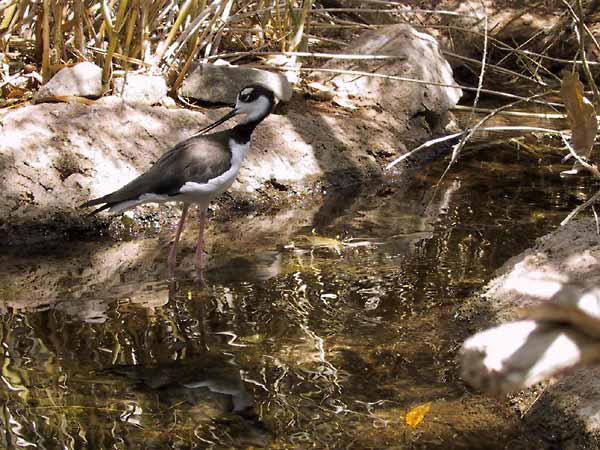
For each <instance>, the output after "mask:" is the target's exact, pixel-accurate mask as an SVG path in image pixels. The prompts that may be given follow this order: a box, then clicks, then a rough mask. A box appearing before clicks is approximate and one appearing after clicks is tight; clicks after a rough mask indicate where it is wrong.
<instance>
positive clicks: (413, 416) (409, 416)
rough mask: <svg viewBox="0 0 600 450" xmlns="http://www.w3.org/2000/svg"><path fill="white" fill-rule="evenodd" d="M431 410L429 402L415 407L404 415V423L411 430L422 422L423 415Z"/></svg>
mask: <svg viewBox="0 0 600 450" xmlns="http://www.w3.org/2000/svg"><path fill="white" fill-rule="evenodd" d="M430 409H431V402H427V403H423V404H422V405H418V406H415V407H414V408H413V409H411V410H410V411H408V412H407V413H406V416H404V421H405V422H406V424H407V425H408V426H409V427H411V428H417V427H418V426H419V424H420V423H421V422H423V420H425V415H426V414H427V413H428V412H429V410H430Z"/></svg>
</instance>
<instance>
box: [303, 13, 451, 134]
mask: <svg viewBox="0 0 600 450" xmlns="http://www.w3.org/2000/svg"><path fill="white" fill-rule="evenodd" d="M342 53H352V54H359V55H387V56H395V57H397V58H395V59H360V60H342V59H334V60H331V61H329V62H328V63H326V64H325V66H324V68H325V69H339V70H352V71H361V72H370V73H374V74H377V75H389V76H393V77H403V78H411V79H416V80H420V81H425V82H431V83H435V84H424V83H414V82H410V81H402V80H393V79H387V78H384V77H370V76H357V75H356V74H332V73H319V74H317V75H316V76H315V77H313V79H314V80H315V81H317V82H320V83H323V84H327V83H329V84H331V85H333V87H334V89H335V91H336V93H337V94H338V95H340V96H345V97H350V98H355V99H356V100H355V103H357V106H370V107H376V108H382V109H383V110H384V111H398V110H400V109H402V110H404V111H406V113H407V114H408V116H409V117H415V116H417V115H423V116H424V117H425V120H427V121H428V122H429V124H430V126H432V128H438V127H439V126H445V125H446V123H447V122H448V118H447V111H448V109H450V108H452V107H453V106H454V105H456V103H457V102H458V100H459V99H460V97H461V95H462V90H461V89H459V88H452V87H446V86H441V85H456V84H457V83H456V82H455V81H454V77H453V75H452V68H451V67H450V65H449V64H448V62H447V61H446V59H445V58H444V56H443V55H442V53H441V51H440V49H439V46H438V43H437V41H436V40H435V38H433V37H432V36H430V35H428V34H425V33H421V32H418V31H416V30H415V29H414V28H412V27H411V26H409V25H406V24H397V25H390V26H386V27H383V28H380V29H378V30H375V31H368V32H366V33H364V34H362V35H361V36H359V37H358V39H356V40H355V41H354V42H352V43H351V44H350V45H349V46H348V51H347V52H342ZM440 84H441V85H440Z"/></svg>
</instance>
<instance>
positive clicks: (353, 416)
mask: <svg viewBox="0 0 600 450" xmlns="http://www.w3.org/2000/svg"><path fill="white" fill-rule="evenodd" d="M552 161H553V162H554V164H550V163H548V162H547V161H545V162H544V165H540V164H539V163H538V156H537V155H532V154H529V153H527V152H524V151H518V150H515V148H501V147H498V148H493V149H491V150H488V151H485V152H482V153H476V154H474V155H472V156H471V157H470V158H468V159H466V160H464V161H461V162H460V163H459V164H458V165H456V166H455V167H454V168H453V169H452V170H451V171H450V173H449V175H448V176H447V177H446V179H445V180H444V181H443V182H442V183H441V184H440V185H439V187H438V189H437V192H436V193H435V195H433V189H432V186H433V185H434V184H435V183H436V182H437V181H438V179H439V176H440V174H441V172H442V171H443V169H444V168H445V165H444V164H445V163H444V162H439V163H435V164H432V165H431V166H429V167H428V168H427V169H424V170H422V171H415V172H414V173H412V174H411V175H410V176H411V177H412V179H413V181H412V182H411V184H410V186H409V188H408V189H406V188H405V185H404V184H402V185H401V184H400V183H398V181H397V180H395V179H394V177H393V176H392V177H390V178H389V179H385V180H378V182H377V186H370V187H367V186H362V187H360V188H359V187H356V186H355V187H354V188H352V189H350V190H349V191H348V190H346V191H345V192H341V193H328V194H326V195H325V196H324V198H323V199H320V200H323V202H321V201H320V200H319V201H317V200H315V199H312V200H306V201H303V202H302V203H301V204H299V205H297V207H295V208H293V209H288V208H286V209H283V210H281V211H279V212H277V213H274V214H272V215H266V216H260V215H256V216H252V215H241V214H240V215H239V216H234V217H232V218H230V219H229V220H227V221H226V222H221V223H214V221H213V223H212V224H211V227H210V230H209V233H208V244H209V252H210V255H211V258H212V259H211V262H210V270H208V272H207V273H206V283H205V285H201V284H199V283H198V282H197V281H195V278H194V276H193V272H192V271H191V269H186V268H191V267H192V262H191V258H192V254H193V248H192V246H193V240H194V238H195V230H194V229H192V230H190V231H189V232H188V233H187V234H186V235H185V239H184V243H183V245H182V247H181V248H182V258H181V260H180V261H179V266H180V272H179V275H180V277H179V279H178V281H177V282H176V283H168V282H167V280H166V265H165V260H166V248H167V246H168V242H169V239H170V238H171V235H172V230H163V231H160V232H157V233H155V234H154V235H153V236H149V237H139V238H136V239H129V240H121V241H117V240H114V239H111V238H107V237H105V238H101V239H99V240H98V241H97V242H90V241H89V240H88V241H77V240H69V241H66V242H60V243H58V242H55V243H47V244H44V245H38V246H35V247H31V248H28V249H27V250H23V249H12V250H9V251H8V252H7V253H5V254H4V255H2V256H0V260H1V262H2V266H3V268H4V269H3V271H2V274H1V275H0V296H1V297H0V300H1V303H0V307H1V308H2V311H1V312H2V322H1V328H0V340H1V342H2V348H3V352H2V355H1V356H0V365H1V368H2V369H1V383H0V397H1V398H2V405H3V408H2V412H1V414H0V423H1V430H2V431H1V432H0V446H2V447H4V448H25V447H32V448H41V449H44V448H45V449H54V448H65V449H80V448H86V449H113V448H114V449H138V448H139V449H165V448H177V449H190V448H262V447H266V448H272V449H282V448H298V449H307V448H357V449H366V448H378V449H383V448H398V449H411V448H422V449H449V448H452V449H476V448H482V449H484V448H519V449H529V448H531V449H534V448H535V449H539V448H543V447H544V446H545V442H544V436H536V435H535V433H532V432H531V431H529V430H527V429H525V427H524V426H522V425H521V423H520V421H519V417H518V416H517V414H516V413H515V411H514V410H513V409H512V408H511V406H510V404H509V402H508V401H507V400H506V399H493V398H488V397H486V396H483V395H480V394H478V393H477V392H475V391H473V390H471V389H470V388H469V387H468V386H466V385H464V384H463V383H462V382H461V380H460V379H459V377H458V367H457V365H456V363H455V356H456V352H457V350H458V348H459V346H460V344H461V342H462V340H463V339H464V338H465V337H467V336H468V335H469V334H471V333H472V332H473V331H475V330H476V329H477V327H478V326H480V324H481V323H480V322H477V321H471V320H469V315H468V314H464V311H463V308H464V306H465V305H466V301H467V300H468V298H469V297H470V296H471V295H472V294H474V293H476V292H477V291H478V289H480V288H481V287H482V286H483V285H484V284H485V282H486V281H487V280H489V278H490V277H491V274H492V272H493V271H494V270H495V269H496V268H498V267H499V266H500V265H501V264H502V263H503V262H504V261H506V260H507V259H508V258H509V257H511V256H513V255H516V254H518V253H519V252H520V251H521V250H524V249H525V248H527V247H528V246H530V245H532V243H533V242H534V240H535V238H537V237H539V236H541V235H543V234H545V233H546V232H548V231H550V230H552V229H553V228H555V227H556V226H557V224H558V223H559V222H560V220H562V219H563V218H564V216H565V215H566V214H567V213H568V212H569V211H570V210H571V209H572V208H573V207H574V206H576V205H577V204H578V203H579V202H580V198H581V197H582V196H583V195H584V194H587V193H588V192H590V191H591V189H592V188H591V187H589V186H586V185H585V184H584V183H583V182H582V181H581V180H567V181H565V180H561V179H560V177H559V175H558V173H559V171H560V170H562V169H564V168H565V166H560V165H556V162H557V158H556V157H554V159H553V160H552ZM480 320H482V321H485V318H481V317H480Z"/></svg>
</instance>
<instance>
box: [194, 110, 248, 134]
mask: <svg viewBox="0 0 600 450" xmlns="http://www.w3.org/2000/svg"><path fill="white" fill-rule="evenodd" d="M237 115H238V110H237V109H235V108H233V109H232V110H231V111H229V112H228V113H227V114H225V115H224V116H223V117H221V118H220V119H219V120H217V121H216V122H214V123H211V124H210V125H209V126H207V127H204V128H202V129H201V130H200V131H198V132H196V133H195V134H206V133H207V132H209V131H210V130H212V129H213V128H216V127H218V126H219V125H221V124H222V123H223V122H227V121H228V120H229V119H231V118H232V117H233V116H237Z"/></svg>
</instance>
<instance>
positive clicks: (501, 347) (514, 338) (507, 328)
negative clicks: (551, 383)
mask: <svg viewBox="0 0 600 450" xmlns="http://www.w3.org/2000/svg"><path fill="white" fill-rule="evenodd" d="M523 318H524V319H525V320H521V321H517V322H510V323H507V324H503V325H499V326H497V327H494V328H490V329H487V330H484V331H482V332H480V333H477V334H475V335H474V336H472V337H470V338H469V339H467V340H466V341H465V342H464V344H463V346H462V349H461V352H460V362H461V367H462V377H463V378H464V379H465V380H466V381H467V382H469V383H470V384H472V385H473V386H474V387H477V388H478V389H482V390H485V391H487V392H490V393H492V394H496V395H499V394H507V393H510V392H514V391H518V390H520V389H524V388H526V387H529V386H532V385H533V384H535V383H538V382H540V381H543V380H545V379H548V378H549V377H552V376H555V375H559V374H561V373H563V372H565V371H568V370H572V369H574V368H576V367H581V366H587V365H591V364H597V363H598V361H600V331H599V330H600V289H598V288H591V289H587V288H584V287H581V286H578V285H570V284H566V285H563V286H562V288H561V289H560V290H559V291H558V292H557V293H556V294H555V295H554V296H553V298H552V299H551V300H550V301H549V302H546V303H542V304H539V305H536V306H533V307H531V308H528V309H526V310H524V311H523Z"/></svg>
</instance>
